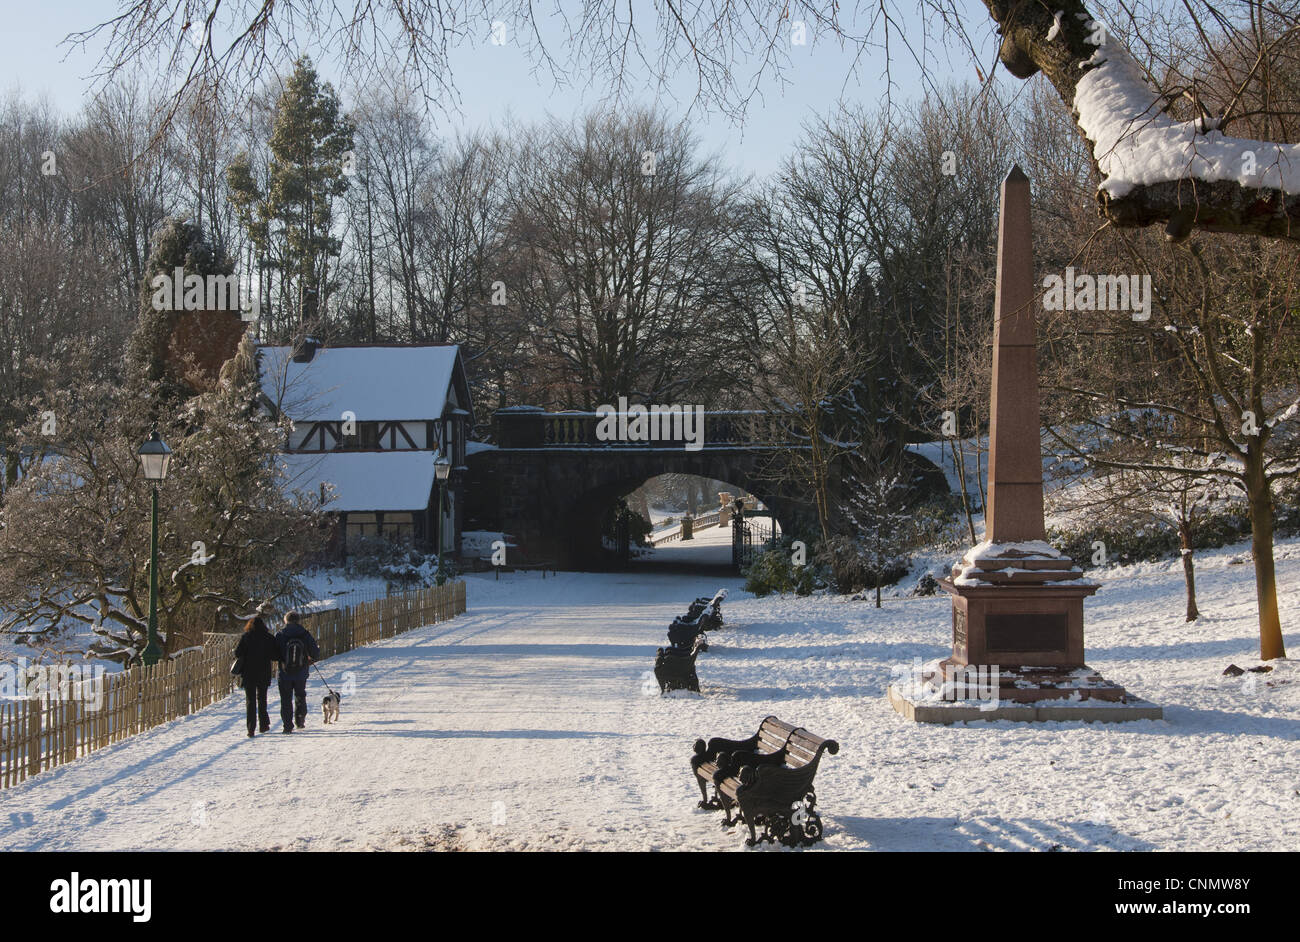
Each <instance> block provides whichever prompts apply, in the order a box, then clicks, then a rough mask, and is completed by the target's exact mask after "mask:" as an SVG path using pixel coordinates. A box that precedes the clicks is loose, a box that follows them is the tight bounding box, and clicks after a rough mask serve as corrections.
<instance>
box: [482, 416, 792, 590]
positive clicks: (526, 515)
mask: <svg viewBox="0 0 1300 942" xmlns="http://www.w3.org/2000/svg"><path fill="white" fill-rule="evenodd" d="M601 421H602V416H601V415H599V414H597V413H595V412H544V411H543V410H541V409H537V408H533V407H527V406H516V407H513V408H507V409H500V410H498V411H497V412H496V415H495V416H494V418H493V423H494V432H495V438H496V442H497V446H496V447H495V448H492V449H488V450H484V451H479V452H477V453H475V454H473V455H471V456H470V457H469V459H468V460H469V467H470V473H469V486H468V488H467V498H468V501H469V505H468V508H467V514H466V523H465V527H466V529H484V530H504V531H505V532H507V533H509V534H511V535H512V536H513V537H514V539H515V542H516V543H517V544H518V550H517V552H516V556H515V558H522V559H523V560H525V561H540V560H551V561H555V562H557V563H558V564H559V565H560V566H562V567H565V568H575V569H583V568H598V567H600V566H601V565H603V560H602V553H601V542H600V538H601V522H602V520H603V519H604V518H605V515H606V513H607V512H608V511H609V509H610V507H611V505H612V504H613V503H614V501H616V500H617V499H618V498H619V497H623V496H626V495H627V494H630V493H631V492H632V491H634V490H636V489H637V488H638V487H640V486H641V485H642V484H643V483H644V482H645V481H647V480H649V479H650V478H652V477H655V476H656V475H660V474H668V473H673V472H676V473H679V474H694V475H699V476H701V477H706V478H714V479H716V480H719V481H726V482H727V483H728V484H731V485H733V486H735V487H736V488H738V489H742V490H744V491H748V492H749V493H751V494H753V495H754V496H756V497H758V498H759V499H760V500H762V501H763V503H765V504H766V505H767V506H768V507H769V508H771V510H772V513H773V515H774V516H775V517H776V519H777V521H778V523H779V524H780V526H781V528H782V530H783V531H785V532H790V531H791V530H792V529H794V528H795V524H796V522H797V520H798V519H799V518H800V517H801V516H803V515H805V514H809V513H811V512H812V506H811V504H810V503H809V500H808V497H807V495H806V494H805V493H794V492H793V491H792V489H791V488H790V487H789V486H788V485H786V484H783V483H781V478H782V477H783V475H781V474H780V471H781V468H782V464H783V462H784V461H785V460H786V458H785V456H788V455H789V454H790V450H791V449H792V448H798V447H800V446H799V445H797V444H795V443H793V441H792V438H791V436H790V435H789V434H788V433H787V432H786V430H785V428H784V426H783V423H782V421H781V418H780V417H779V416H777V415H776V414H773V413H768V412H754V411H749V412H706V413H704V435H703V440H702V447H700V448H699V449H698V450H694V451H691V450H687V448H686V447H685V445H684V443H683V442H682V441H680V440H677V441H662V440H661V441H621V440H613V441H605V440H602V439H601V437H600V435H599V434H598V431H599V430H600V429H601Z"/></svg>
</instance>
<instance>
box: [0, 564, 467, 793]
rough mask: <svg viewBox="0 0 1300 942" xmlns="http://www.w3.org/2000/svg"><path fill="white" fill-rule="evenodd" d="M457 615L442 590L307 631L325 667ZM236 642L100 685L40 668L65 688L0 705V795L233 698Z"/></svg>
mask: <svg viewBox="0 0 1300 942" xmlns="http://www.w3.org/2000/svg"><path fill="white" fill-rule="evenodd" d="M464 611H465V583H464V582H448V583H447V584H445V585H442V586H434V587H431V588H427V589H422V590H420V591H418V592H411V593H408V594H406V595H401V596H393V597H391V598H387V599H377V600H375V601H373V602H363V603H362V604H360V605H357V606H354V607H352V608H346V609H333V610H329V611H324V612H319V613H317V614H314V615H310V616H308V625H309V628H310V630H311V632H312V634H313V635H314V636H315V638H316V640H317V642H318V643H319V644H320V649H321V657H322V659H323V658H327V657H333V656H334V655H336V654H342V653H343V652H345V651H350V650H352V649H353V648H356V647H360V646H361V645H364V644H369V643H371V642H373V641H378V640H380V639H381V638H391V637H393V636H394V635H397V634H401V633H402V632H404V631H410V630H411V629H412V628H420V627H422V626H424V625H431V624H434V623H436V622H441V621H446V620H448V619H450V618H454V617H455V616H456V615H459V614H462V613H463V612H464ZM238 642H239V635H237V634H218V633H208V634H205V635H204V641H203V647H202V648H197V647H196V648H191V649H189V650H186V651H182V652H180V653H178V654H176V655H174V656H173V657H171V658H168V659H167V660H166V661H161V662H159V663H158V664H155V665H154V666H152V667H144V666H143V665H137V666H135V667H131V668H128V669H127V670H124V671H120V672H118V673H115V674H104V675H103V676H102V677H101V678H99V679H98V682H96V681H95V680H94V679H87V678H80V677H76V675H72V679H69V672H68V669H67V665H50V666H48V667H44V666H43V669H45V670H47V671H48V672H49V673H48V674H47V675H46V676H49V677H58V678H60V679H62V680H63V681H65V682H61V683H59V682H51V683H48V684H43V685H41V686H42V688H43V689H41V690H38V691H37V696H35V697H32V698H30V699H24V700H9V701H4V700H0V788H8V787H9V786H11V785H17V784H18V783H19V782H22V781H25V780H26V779H27V778H28V777H29V776H32V775H36V774H37V773H38V772H43V771H46V770H48V769H53V768H55V767H57V766H60V765H63V764H64V763H66V762H71V761H72V760H73V759H76V758H77V757H78V756H84V755H87V754H88V753H91V752H94V751H95V750H96V749H101V748H103V747H104V746H108V745H112V744H113V743H115V742H119V741H121V740H123V739H126V738H127V737H130V736H134V735H136V734H137V733H142V732H144V731H145V730H147V729H152V728H153V727H155V726H160V725H162V724H163V723H168V722H170V721H172V720H174V719H179V718H180V717H182V716H188V715H189V714H191V713H195V712H197V711H198V710H201V709H203V708H204V707H206V706H210V705H211V704H213V703H216V702H218V701H220V700H224V699H225V698H226V697H228V696H229V695H230V694H231V692H232V691H233V690H234V689H235V685H234V678H233V677H231V676H230V664H231V662H232V661H233V660H234V650H235V645H236V644H237V643H238ZM23 686H24V691H23V692H24V693H26V692H28V687H27V685H26V684H24V685H23Z"/></svg>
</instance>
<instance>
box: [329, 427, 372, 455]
mask: <svg viewBox="0 0 1300 942" xmlns="http://www.w3.org/2000/svg"><path fill="white" fill-rule="evenodd" d="M339 447H340V448H342V449H344V450H347V451H356V450H364V449H375V448H378V447H379V423H378V422H358V423H357V426H356V434H355V435H344V436H343V438H342V440H341V441H340V443H339Z"/></svg>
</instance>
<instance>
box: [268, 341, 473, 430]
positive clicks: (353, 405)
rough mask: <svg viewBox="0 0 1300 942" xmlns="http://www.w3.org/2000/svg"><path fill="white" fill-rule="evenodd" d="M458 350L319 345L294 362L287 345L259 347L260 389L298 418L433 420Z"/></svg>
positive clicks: (441, 407)
mask: <svg viewBox="0 0 1300 942" xmlns="http://www.w3.org/2000/svg"><path fill="white" fill-rule="evenodd" d="M459 351H460V348H459V347H457V346H455V345H454V344H441V345H402V346H362V347H321V348H320V349H318V350H317V351H316V354H315V356H314V357H312V359H311V362H309V363H295V362H294V361H293V348H292V347H289V346H278V347H271V346H266V347H262V348H261V353H262V392H264V393H265V394H266V396H267V398H269V399H270V400H271V401H272V402H273V403H275V404H276V406H277V407H278V408H279V409H281V410H282V411H283V412H285V413H286V414H288V416H289V418H291V419H293V420H294V421H299V422H313V421H315V422H327V421H335V422H337V421H338V420H339V418H340V417H341V416H342V415H343V413H344V412H351V413H353V414H354V415H355V417H356V421H358V422H374V421H385V420H420V419H437V418H439V417H441V416H442V414H443V410H444V408H445V406H446V404H447V396H448V391H449V389H450V388H451V383H452V379H453V377H454V375H455V370H456V359H457V356H458V354H459Z"/></svg>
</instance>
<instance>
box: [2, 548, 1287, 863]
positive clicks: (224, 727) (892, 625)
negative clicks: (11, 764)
mask: <svg viewBox="0 0 1300 942" xmlns="http://www.w3.org/2000/svg"><path fill="white" fill-rule="evenodd" d="M1240 551H1241V549H1240V548H1239V547H1238V548H1236V549H1234V550H1229V551H1223V552H1220V553H1217V554H1213V555H1207V556H1205V558H1204V559H1202V560H1201V565H1200V570H1199V579H1198V582H1199V584H1200V588H1201V604H1202V609H1203V610H1205V611H1206V612H1207V613H1209V614H1208V615H1207V617H1206V618H1205V619H1203V620H1202V621H1200V622H1198V623H1196V624H1195V625H1193V626H1190V627H1189V626H1184V625H1183V623H1182V621H1181V618H1180V616H1179V612H1180V611H1181V606H1180V602H1179V599H1180V593H1181V580H1180V578H1179V575H1178V572H1177V569H1176V566H1177V564H1176V563H1174V564H1165V563H1161V564H1156V565H1146V566H1135V567H1131V568H1128V569H1124V570H1120V571H1116V572H1114V573H1112V574H1111V575H1110V576H1109V577H1108V578H1107V580H1106V584H1105V587H1104V588H1103V589H1102V591H1101V593H1100V594H1099V595H1098V596H1097V597H1096V598H1095V599H1093V600H1090V601H1089V603H1088V608H1087V610H1086V611H1087V618H1088V648H1089V651H1090V662H1091V663H1092V664H1093V665H1094V666H1096V667H1098V668H1100V669H1101V670H1102V671H1103V672H1104V673H1105V674H1107V675H1108V676H1110V677H1112V678H1114V679H1115V680H1118V681H1119V682H1121V683H1124V684H1127V685H1129V686H1130V687H1132V688H1133V689H1134V690H1135V691H1136V692H1138V693H1140V694H1141V695H1143V696H1145V697H1147V698H1148V699H1151V700H1154V701H1155V702H1157V703H1160V704H1161V705H1163V706H1164V707H1165V708H1166V716H1167V720H1166V721H1164V722H1140V723H1131V724H1126V725H1094V726H1089V725H1086V724H1082V723H1069V724H1038V725H1029V724H1026V725H1015V724H1010V723H997V724H971V725H970V726H969V727H967V726H957V727H952V728H943V727H932V726H923V725H914V724H909V723H907V722H905V721H903V720H902V719H901V718H900V717H898V716H897V715H896V714H894V713H893V711H892V710H891V709H890V708H889V706H888V704H887V702H886V701H885V699H884V697H883V692H884V689H885V686H886V684H887V683H888V681H889V680H890V677H891V672H892V671H893V670H895V669H897V668H900V667H905V666H907V665H908V664H910V662H911V660H912V658H914V657H919V658H922V659H929V658H932V657H935V656H938V655H940V654H942V653H943V652H944V650H945V648H946V644H947V632H948V624H949V615H948V603H947V601H946V599H945V598H931V599H899V600H892V601H889V602H887V603H886V605H885V607H884V608H883V609H879V610H877V609H875V608H873V607H871V606H870V605H869V604H867V603H862V602H849V601H843V600H839V599H794V598H786V599H775V600H773V599H753V598H750V597H749V596H747V595H745V594H744V593H742V592H740V591H739V589H738V586H737V585H736V584H735V583H734V581H733V582H732V584H731V585H730V588H731V590H732V597H731V598H729V599H728V601H727V603H726V605H725V606H724V614H725V617H726V620H727V627H726V628H725V629H723V630H722V631H721V632H718V633H715V634H714V635H713V636H711V638H710V644H711V650H710V651H709V652H708V653H705V654H702V655H701V656H700V662H699V673H700V678H701V683H702V685H703V688H704V695H703V696H698V697H697V696H692V695H686V696H680V697H678V696H671V697H666V698H661V697H659V696H658V693H657V689H655V688H654V687H653V683H652V682H651V683H650V684H649V685H647V681H646V677H647V672H648V671H649V669H650V668H651V667H652V662H653V655H654V648H655V647H656V646H657V645H658V644H661V643H663V640H662V639H663V637H664V629H665V627H666V626H667V624H668V621H669V620H670V618H671V617H672V615H674V614H676V613H677V612H679V611H680V610H682V609H684V607H685V604H686V602H687V601H688V600H689V599H690V598H692V597H694V596H695V595H699V594H711V593H712V592H713V590H715V589H716V588H718V584H719V583H718V580H717V579H716V578H692V577H688V576H678V575H665V574H650V573H645V574H637V575H617V574H614V575H605V576H599V575H593V574H576V573H571V574H560V575H559V576H558V577H552V578H547V579H545V580H543V579H542V578H541V576H540V574H539V573H515V574H510V575H506V576H503V577H502V578H501V580H500V581H499V582H496V581H494V580H493V579H492V577H491V576H490V575H486V576H478V577H471V580H470V591H469V613H468V614H467V615H465V616H463V617H461V618H458V619H456V620H454V621H452V622H448V623H446V624H443V625H438V626H432V627H428V628H423V629H419V630H417V631H413V632H409V633H408V634H406V635H404V636H402V637H399V638H394V639H391V640H389V641H387V642H383V643H381V644H377V645H374V646H372V647H369V648H364V649H359V650H357V651H353V652H350V653H349V654H346V655H343V656H340V657H338V658H335V659H332V660H330V661H327V662H326V663H325V668H326V672H327V675H328V676H329V678H330V680H331V682H332V683H335V682H337V683H338V684H342V683H344V682H345V681H346V680H347V676H348V674H351V680H352V683H354V684H355V693H353V694H352V695H351V696H348V697H346V698H345V700H344V703H343V717H342V721H341V723H340V724H339V725H338V726H337V727H333V726H332V727H329V728H325V727H323V726H322V725H321V723H320V718H319V712H318V711H316V712H313V714H312V715H311V717H310V718H309V721H308V723H309V725H308V729H307V730H306V731H305V732H303V733H298V734H295V735H293V736H284V735H281V734H279V733H272V734H270V735H267V736H265V737H262V736H259V737H258V738H257V739H255V740H248V739H246V738H245V736H244V731H243V702H242V699H241V698H231V699H230V700H228V701H226V702H224V703H222V704H218V705H217V706H215V707H213V708H211V709H209V710H206V711H204V712H202V713H200V714H198V715H196V716H192V717H187V718H185V719H183V720H179V721H177V722H175V723H172V724H169V725H168V726H164V727H160V728H158V729H156V730H153V731H151V732H149V733H146V734H144V735H142V736H139V737H137V738H135V739H133V740H130V741H128V742H125V743H121V744H118V745H116V746H114V747H111V748H109V749H106V750H104V751H102V752H99V753H96V754H94V755H92V756H89V757H87V758H85V759H81V760H78V761H77V762H74V763H71V764H69V765H67V766H64V767H62V768H60V769H57V770H55V771H53V772H50V773H46V774H44V775H42V776H39V777H38V778H36V779H34V780H31V781H29V782H27V783H25V784H24V785H22V786H19V787H17V788H14V789H11V790H9V791H7V792H0V849H3V850H23V849H42V850H65V849H69V850H70V849H78V850H109V849H137V848H150V849H206V848H225V849H271V848H282V849H368V848H376V849H434V848H452V847H465V848H475V849H479V848H481V849H505V848H529V849H567V848H573V849H629V850H635V849H651V848H657V849H678V848H681V849H738V848H740V847H741V846H742V836H741V833H740V832H739V831H726V830H724V829H722V828H720V827H719V826H718V821H719V820H720V818H719V816H717V815H715V814H709V813H706V812H703V811H698V810H696V809H695V807H694V805H695V801H696V799H697V798H698V792H697V790H696V788H695V785H694V784H693V782H692V780H691V775H690V771H689V767H688V765H687V760H688V757H689V755H690V751H691V743H692V742H693V741H694V739H695V738H696V737H697V736H701V735H727V736H741V735H747V734H748V733H749V732H751V731H752V730H753V728H754V727H755V726H756V724H757V723H758V721H759V720H760V719H761V718H762V717H763V716H764V715H766V714H768V713H776V714H778V715H780V716H781V717H782V718H784V719H788V720H792V721H795V722H798V723H799V724H801V725H804V726H806V727H808V728H809V729H810V730H812V731H814V732H816V733H820V734H823V735H827V736H832V737H834V738H836V739H838V740H839V742H840V744H841V747H842V748H841V752H840V754H839V755H838V756H834V757H829V758H827V759H826V760H825V761H824V762H823V766H822V771H821V772H820V773H819V775H818V780H817V781H818V794H819V796H820V799H821V802H820V804H821V807H822V810H823V814H824V815H825V823H826V840H825V842H824V843H823V844H822V845H821V846H822V847H824V848H825V849H876V850H929V849H935V850H940V849H942V850H979V849H1038V850H1047V849H1053V848H1057V847H1059V848H1061V849H1089V848H1114V849H1182V850H1211V849H1251V850H1263V849H1274V850H1282V849H1291V850H1293V849H1296V848H1297V847H1300V755H1298V753H1300V750H1297V748H1296V744H1297V740H1298V739H1300V672H1298V671H1296V670H1295V662H1294V661H1292V662H1287V663H1279V665H1278V667H1277V669H1276V670H1275V671H1274V672H1272V673H1270V674H1258V675H1257V674H1247V675H1245V677H1244V678H1227V677H1222V676H1220V673H1221V671H1222V669H1223V667H1224V666H1226V664H1227V663H1228V662H1229V661H1235V662H1236V663H1238V664H1240V665H1241V666H1243V667H1246V666H1250V665H1253V664H1256V663H1258V661H1257V660H1256V659H1255V658H1256V657H1257V651H1258V647H1257V645H1258V642H1257V640H1256V636H1255V629H1254V623H1253V590H1252V587H1251V582H1250V568H1249V566H1248V565H1246V566H1242V565H1233V564H1231V560H1232V559H1233V558H1234V556H1236V555H1238V554H1240ZM1278 555H1279V574H1278V575H1279V580H1278V581H1279V584H1280V585H1281V586H1282V587H1283V597H1282V607H1283V623H1284V625H1286V626H1290V627H1292V628H1294V626H1296V625H1297V624H1300V588H1297V587H1298V586H1300V544H1297V543H1295V542H1292V543H1287V544H1283V545H1280V546H1279V552H1278ZM1287 644H1288V645H1289V646H1290V648H1291V649H1292V650H1293V652H1294V651H1295V650H1297V649H1300V634H1298V633H1297V632H1296V631H1294V630H1292V631H1290V632H1289V633H1288V635H1287ZM309 692H310V695H311V702H312V703H313V704H318V703H319V697H320V695H321V693H322V688H321V687H320V684H319V682H318V681H317V679H316V678H315V676H314V675H313V678H312V685H311V688H310V691H309ZM271 701H272V712H273V713H274V712H275V710H276V703H277V695H276V693H275V691H274V690H273V691H272V694H271Z"/></svg>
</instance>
